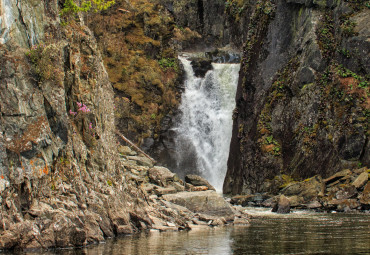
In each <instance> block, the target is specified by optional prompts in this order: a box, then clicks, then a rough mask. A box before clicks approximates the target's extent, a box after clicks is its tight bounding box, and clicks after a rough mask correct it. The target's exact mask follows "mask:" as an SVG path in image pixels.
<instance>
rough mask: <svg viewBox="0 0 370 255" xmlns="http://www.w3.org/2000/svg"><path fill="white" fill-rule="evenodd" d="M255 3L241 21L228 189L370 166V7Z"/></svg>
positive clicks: (251, 190) (233, 190) (246, 188)
mask: <svg viewBox="0 0 370 255" xmlns="http://www.w3.org/2000/svg"><path fill="white" fill-rule="evenodd" d="M232 2H233V1H232ZM256 3H257V1H254V2H253V3H252V4H251V5H250V7H249V8H250V9H251V11H252V14H251V15H250V18H249V19H248V25H246V26H245V28H247V27H248V35H247V40H246V43H245V45H244V50H243V54H244V55H243V59H242V68H241V72H240V80H239V85H238V91H237V96H236V104H237V106H236V109H235V111H234V116H233V117H234V118H233V120H234V124H233V136H232V141H231V146H230V148H231V150H230V156H229V161H228V171H227V174H226V178H225V182H224V193H232V194H242V193H243V194H251V193H255V192H259V191H260V190H261V189H262V188H263V185H262V184H263V183H264V182H265V181H266V180H267V179H269V180H272V179H274V178H275V177H276V176H278V175H279V174H280V173H283V174H287V175H290V176H293V177H294V178H296V179H298V180H302V179H305V178H309V177H312V176H315V175H321V176H322V177H323V178H327V177H329V176H331V175H333V174H334V173H335V172H337V171H339V170H341V169H346V168H350V169H353V168H355V167H357V166H358V165H359V164H360V165H361V164H362V165H363V166H369V164H370V162H369V160H370V149H369V125H368V124H369V121H368V120H369V102H368V99H366V98H367V96H365V95H366V94H368V93H369V80H368V74H369V68H370V66H369V59H368V56H369V49H370V47H369V40H368V38H369V36H370V32H369V29H368V25H366V23H365V22H366V21H368V20H369V17H370V12H369V9H368V8H367V7H366V6H364V4H363V3H358V4H352V3H349V2H346V1H336V2H332V1H331V2H330V1H328V2H325V1H322V2H319V1H317V2H316V1H313V2H312V1H308V2H307V1H295V0H292V1H284V0H276V1H258V4H256ZM327 7H329V8H327ZM246 15H247V16H248V15H249V14H246Z"/></svg>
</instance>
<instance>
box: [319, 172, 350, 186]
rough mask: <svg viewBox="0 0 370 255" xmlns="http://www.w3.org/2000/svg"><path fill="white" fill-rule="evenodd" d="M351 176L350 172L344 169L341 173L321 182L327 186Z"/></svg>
mask: <svg viewBox="0 0 370 255" xmlns="http://www.w3.org/2000/svg"><path fill="white" fill-rule="evenodd" d="M351 174H352V172H351V170H349V169H345V170H343V171H340V172H338V173H336V174H334V175H332V176H330V177H329V178H326V179H324V180H323V181H324V183H325V184H326V185H329V184H330V183H332V182H335V181H337V180H340V179H342V178H343V177H346V176H350V175H351Z"/></svg>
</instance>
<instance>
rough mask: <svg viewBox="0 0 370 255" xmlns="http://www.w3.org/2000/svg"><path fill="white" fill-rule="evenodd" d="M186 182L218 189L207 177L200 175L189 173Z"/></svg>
mask: <svg viewBox="0 0 370 255" xmlns="http://www.w3.org/2000/svg"><path fill="white" fill-rule="evenodd" d="M185 182H186V183H190V184H191V185H193V186H206V187H208V189H209V190H216V189H215V188H214V187H213V186H212V185H211V184H210V183H209V182H208V181H207V180H206V179H204V178H203V177H201V176H199V175H195V174H188V175H186V176H185Z"/></svg>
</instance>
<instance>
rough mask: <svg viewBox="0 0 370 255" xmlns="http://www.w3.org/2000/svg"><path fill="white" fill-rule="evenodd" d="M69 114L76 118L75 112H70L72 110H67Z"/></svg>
mask: <svg viewBox="0 0 370 255" xmlns="http://www.w3.org/2000/svg"><path fill="white" fill-rule="evenodd" d="M69 114H71V115H73V116H76V114H77V112H72V110H69Z"/></svg>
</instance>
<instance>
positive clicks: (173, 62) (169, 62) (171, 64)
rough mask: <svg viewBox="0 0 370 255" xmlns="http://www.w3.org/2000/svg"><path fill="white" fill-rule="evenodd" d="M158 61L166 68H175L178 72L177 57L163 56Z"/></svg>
mask: <svg viewBox="0 0 370 255" xmlns="http://www.w3.org/2000/svg"><path fill="white" fill-rule="evenodd" d="M158 63H159V65H160V66H161V68H162V69H164V70H167V69H168V68H173V69H174V70H175V71H176V72H177V71H178V64H177V59H176V58H161V59H160V60H158Z"/></svg>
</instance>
